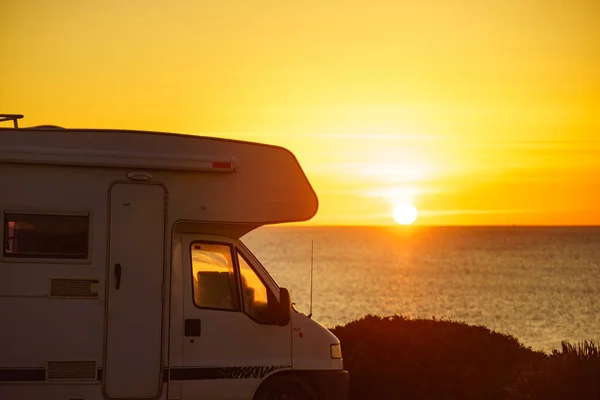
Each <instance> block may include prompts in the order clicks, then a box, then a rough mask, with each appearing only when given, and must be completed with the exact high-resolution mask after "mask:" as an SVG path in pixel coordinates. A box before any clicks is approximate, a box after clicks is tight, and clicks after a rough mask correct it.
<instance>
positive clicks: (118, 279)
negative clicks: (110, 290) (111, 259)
mask: <svg viewBox="0 0 600 400" xmlns="http://www.w3.org/2000/svg"><path fill="white" fill-rule="evenodd" d="M115 278H116V286H115V287H116V289H117V290H119V288H120V287H121V264H115Z"/></svg>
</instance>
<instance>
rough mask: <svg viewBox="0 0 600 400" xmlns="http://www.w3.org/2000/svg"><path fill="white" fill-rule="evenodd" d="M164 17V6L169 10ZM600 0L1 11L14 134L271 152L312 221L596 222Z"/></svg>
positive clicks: (103, 5) (183, 4) (114, 4)
mask: <svg viewBox="0 0 600 400" xmlns="http://www.w3.org/2000/svg"><path fill="white" fill-rule="evenodd" d="M172 3H175V4H172ZM599 21H600V2H599V1H598V0H574V1H568V2H566V1H558V0H504V1H499V2H486V1H479V0H462V1H452V2H450V1H437V2H436V1H412V2H404V1H398V0H389V1H368V2H367V1H350V0H347V1H328V2H324V1H303V2H285V1H251V2H249V1H234V0H231V1H208V0H207V1H177V2H158V1H147V0H146V1H131V0H128V1H102V2H98V1H91V0H90V1H87V0H85V1H84V0H72V1H66V0H59V1H45V0H37V1H27V0H5V1H3V2H2V24H0V112H14V113H22V114H25V116H26V119H25V120H24V121H23V123H22V125H36V124H57V125H61V126H65V127H106V128H133V129H149V130H163V131H171V132H185V133H198V134H204V135H212V136H220V137H229V138H239V139H246V140H254V141H261V142H267V143H272V144H279V145H283V146H286V147H288V148H290V149H291V150H292V151H293V152H294V153H295V154H296V155H297V157H298V158H299V160H300V162H301V164H302V165H303V167H304V168H305V170H306V172H307V174H308V176H309V178H310V179H311V181H312V182H313V185H314V187H315V190H316V191H317V194H318V196H319V199H320V210H319V213H318V214H317V216H316V217H315V218H314V219H313V221H312V222H311V223H317V224H391V223H393V219H392V213H391V210H392V208H393V205H394V203H396V202H400V201H410V202H413V203H414V204H415V205H416V206H417V207H418V208H419V210H420V213H421V215H420V218H419V223H422V224H600V210H599V209H600V207H599V205H600V137H599V136H600V22H599Z"/></svg>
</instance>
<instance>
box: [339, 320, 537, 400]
mask: <svg viewBox="0 0 600 400" xmlns="http://www.w3.org/2000/svg"><path fill="white" fill-rule="evenodd" d="M332 331H333V332H334V334H335V335H336V336H337V337H338V338H339V339H340V340H341V342H342V349H343V355H344V366H345V368H346V369H347V370H348V371H349V372H350V400H358V399H436V400H437V399H461V400H469V399H478V400H479V399H489V400H494V399H498V400H500V399H504V398H506V397H507V395H508V393H509V391H508V390H507V389H509V388H511V386H512V385H513V384H514V382H515V381H516V380H517V378H518V376H519V374H520V373H521V372H522V371H524V370H527V369H539V368H540V367H541V365H542V364H543V362H544V361H545V360H546V358H547V356H546V355H545V354H543V353H540V352H534V351H532V350H531V349H530V348H526V347H524V346H523V345H522V344H521V343H519V341H518V340H517V339H515V338H514V337H512V336H509V335H504V334H501V333H497V332H492V331H490V330H489V329H487V328H485V327H483V326H470V325H467V324H465V323H460V322H453V321H448V320H436V319H408V318H404V317H402V316H393V317H387V318H382V317H377V316H371V315H369V316H366V317H363V318H361V319H359V320H357V321H353V322H350V323H348V324H347V325H345V326H338V327H336V328H334V329H333V330H332ZM514 394H516V393H514Z"/></svg>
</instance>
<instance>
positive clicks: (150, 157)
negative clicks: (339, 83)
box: [0, 120, 318, 226]
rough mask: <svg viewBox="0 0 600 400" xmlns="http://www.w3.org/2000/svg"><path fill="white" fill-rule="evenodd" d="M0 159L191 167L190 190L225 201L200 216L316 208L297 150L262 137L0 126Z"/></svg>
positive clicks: (290, 213) (250, 217)
mask: <svg viewBox="0 0 600 400" xmlns="http://www.w3.org/2000/svg"><path fill="white" fill-rule="evenodd" d="M15 121H16V120H15ZM15 123H16V122H15ZM0 163H20V164H38V165H40V164H41V165H63V166H65V165H66V166H80V167H103V168H120V169H126V171H124V172H125V173H124V174H123V177H125V176H126V177H127V178H132V179H135V176H132V175H131V174H133V175H135V174H138V175H137V176H138V177H142V178H143V177H144V176H152V175H155V179H158V178H156V177H157V176H159V175H160V174H161V173H163V174H164V173H167V172H168V173H170V174H171V175H172V174H173V173H174V172H176V171H178V172H179V173H180V175H181V174H185V175H186V176H189V174H194V175H193V176H195V177H196V178H194V182H197V183H198V185H199V186H198V188H196V190H197V191H196V192H195V194H199V195H201V197H203V198H205V199H206V198H212V199H213V200H214V201H215V202H217V201H218V202H227V201H228V202H230V203H232V205H231V206H230V208H231V210H232V212H231V213H229V214H227V215H232V218H231V219H227V220H224V219H223V214H222V213H221V214H219V217H218V219H213V218H209V219H207V220H206V222H216V221H220V222H226V223H229V222H232V223H238V222H241V223H251V224H253V225H256V226H258V225H262V224H267V223H280V222H292V221H303V220H307V219H310V218H312V217H313V216H314V214H315V213H316V211H317V208H318V200H317V196H316V194H315V192H314V190H313V188H312V187H311V185H310V183H309V181H308V179H307V178H306V175H305V174H304V171H303V170H302V168H301V166H300V164H299V163H298V161H297V159H296V157H295V156H294V155H293V154H292V153H291V152H290V151H288V150H287V149H285V148H282V147H279V146H272V145H267V144H261V143H253V142H245V141H239V140H230V139H221V138H212V137H203V136H195V135H187V134H172V133H165V132H150V131H134V130H116V129H64V128H58V127H55V126H41V127H34V128H6V127H3V128H2V127H0ZM144 171H149V172H151V173H150V174H146V175H144ZM202 188H204V190H203V189H202ZM209 192H210V193H209ZM190 193H191V192H190ZM190 195H191V194H190ZM217 199H218V200H217ZM240 210H242V211H240ZM243 210H247V211H248V212H247V213H246V214H244V213H243ZM233 211H235V212H233ZM245 215H247V217H246V216H245ZM215 218H217V217H215Z"/></svg>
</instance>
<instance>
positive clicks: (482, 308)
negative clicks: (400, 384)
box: [242, 226, 600, 351]
mask: <svg viewBox="0 0 600 400" xmlns="http://www.w3.org/2000/svg"><path fill="white" fill-rule="evenodd" d="M242 241H243V242H244V243H245V244H246V245H247V246H248V247H249V248H250V249H251V250H252V252H253V253H254V254H255V255H256V256H257V257H258V258H259V259H260V260H261V262H262V263H263V265H264V266H265V267H266V268H267V269H268V270H269V272H270V273H271V274H272V275H273V277H274V278H275V280H276V281H277V282H278V283H279V284H280V285H281V286H284V287H287V288H288V289H290V292H291V294H292V301H293V302H294V303H296V308H297V309H298V310H300V311H303V312H306V313H308V310H309V303H310V268H311V243H313V244H312V246H314V251H313V252H312V254H313V268H314V277H313V279H314V282H313V316H314V318H315V319H317V320H318V321H319V322H321V323H323V324H324V325H325V326H329V327H333V326H335V325H338V324H344V323H347V322H349V321H351V320H354V319H356V318H360V317H361V316H363V315H366V314H377V315H382V316H384V315H393V314H402V315H405V316H410V317H426V318H430V317H432V316H435V317H436V318H447V319H452V320H456V321H464V322H467V323H470V324H475V325H485V326H486V327H488V328H490V329H493V330H496V331H498V332H502V333H508V334H511V335H513V336H515V337H516V338H518V339H519V340H520V341H521V342H522V343H523V344H525V345H526V346H531V347H532V348H533V349H535V350H543V351H550V350H552V349H554V348H558V347H560V341H561V340H569V341H573V342H575V341H581V340H596V341H597V340H599V339H600V301H599V300H600V227H435V228H416V227H410V228H405V227H400V226H399V227H289V226H280V227H262V228H259V229H257V230H255V231H253V232H251V233H249V234H247V235H246V236H244V237H243V238H242Z"/></svg>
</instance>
